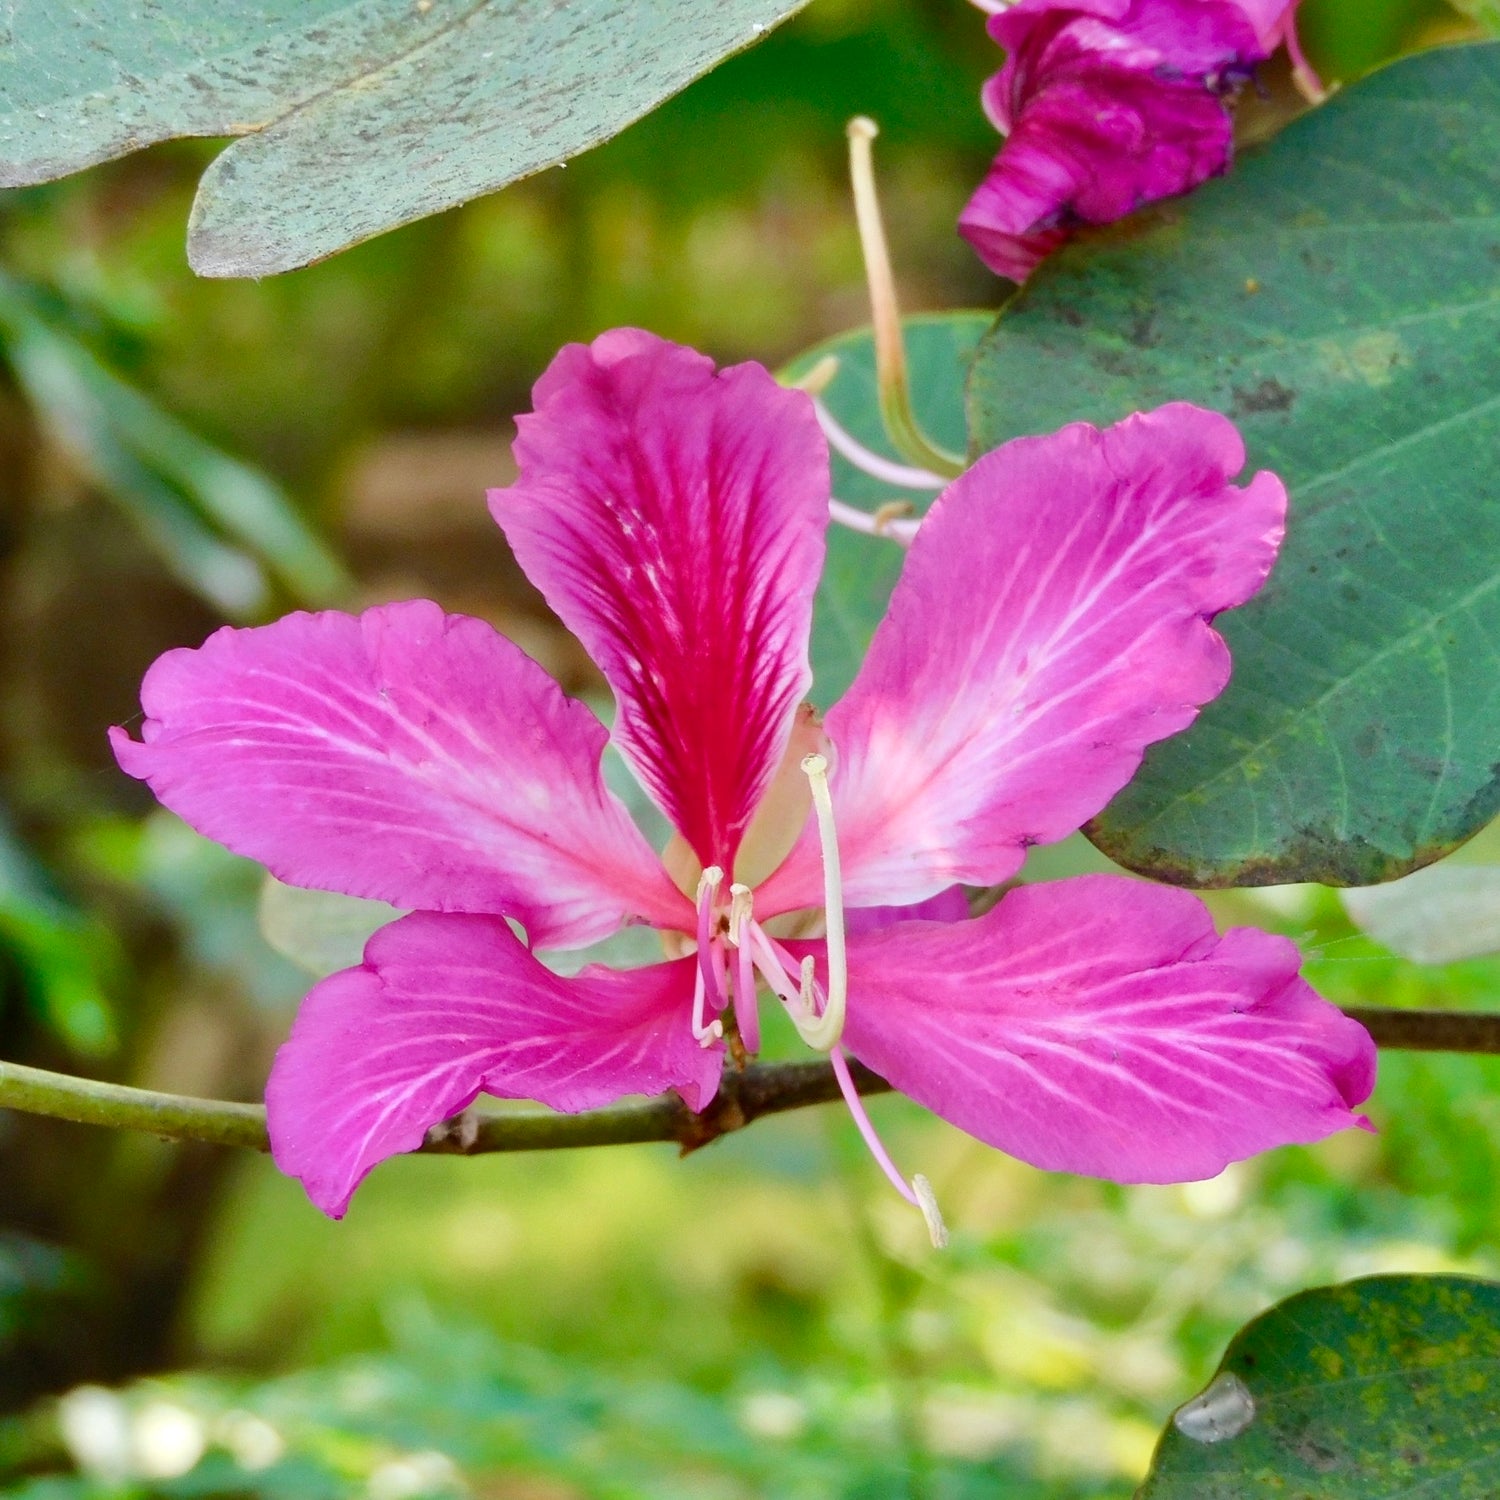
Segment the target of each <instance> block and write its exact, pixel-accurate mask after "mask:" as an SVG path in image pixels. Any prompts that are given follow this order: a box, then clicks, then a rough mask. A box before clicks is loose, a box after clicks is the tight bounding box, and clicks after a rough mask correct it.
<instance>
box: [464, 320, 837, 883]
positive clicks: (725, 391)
mask: <svg viewBox="0 0 1500 1500" xmlns="http://www.w3.org/2000/svg"><path fill="white" fill-rule="evenodd" d="M535 400H536V410H535V412H534V413H533V414H532V415H530V416H523V417H521V418H519V420H518V423H517V426H518V428H519V436H518V437H517V438H516V444H515V452H516V459H517V462H518V463H519V465H520V479H519V480H518V481H517V482H516V483H515V484H514V485H512V486H511V487H510V488H509V489H500V490H491V491H490V508H491V510H492V511H493V512H494V515H495V519H496V520H497V521H498V522H499V523H500V525H501V527H502V528H503V529H504V531H505V535H506V538H507V540H508V541H509V542H510V544H511V547H512V548H513V549H514V551H515V554H516V557H517V559H518V560H519V561H520V564H521V566H522V567H523V568H524V569H525V570H526V573H527V575H528V576H529V577H530V578H531V580H532V581H533V582H534V583H535V584H536V585H537V586H538V587H539V588H540V589H541V590H542V592H543V594H545V595H546V597H547V602H548V603H549V604H550V605H551V606H552V607H553V609H555V610H556V611H557V613H558V614H559V615H560V616H561V617H562V619H563V621H564V623H565V624H566V625H567V626H568V628H569V629H570V630H572V631H573V632H574V633H575V634H576V635H577V636H578V638H579V639H580V640H581V641H582V642H583V644H584V645H585V646H586V647H587V648H588V651H589V653H590V654H591V655H592V656H593V658H594V660H595V661H596V662H598V663H599V665H600V667H601V668H602V669H603V671H604V675H605V676H606V677H607V678H608V679H609V682H610V685H611V687H613V688H614V690H615V696H616V698H617V699H618V701H619V715H618V717H617V719H616V721H615V728H614V736H615V740H616V742H617V743H618V744H619V745H620V747H621V748H622V750H623V751H624V752H625V754H626V755H627V756H628V757H629V758H630V760H631V761H632V763H633V764H634V765H635V767H636V769H637V771H638V772H639V774H640V776H641V779H642V780H643V781H644V783H645V785H646V786H647V788H648V789H649V790H650V792H651V793H652V795H653V796H654V797H655V798H656V800H657V802H658V803H659V804H660V805H661V807H662V809H663V810H664V811H665V812H666V813H667V815H668V816H669V817H670V818H671V819H672V821H673V823H675V824H676V826H677V828H678V831H679V832H680V833H681V834H682V835H683V837H684V838H685V839H686V840H687V841H688V843H689V844H690V845H691V846H692V849H693V852H694V853H695V854H696V855H697V857H698V859H699V861H700V863H701V864H703V865H709V864H717V865H720V866H722V867H723V868H724V869H725V870H726V871H729V870H731V869H732V868H733V861H734V855H735V851H736V849H737V848H738V845H739V842H740V838H741V835H742V834H743V833H744V831H745V827H746V824H747V823H748V822H749V821H750V817H751V815H752V814H753V812H754V811H755V807H756V804H757V802H759V800H760V798H761V795H762V794H763V793H764V791H765V789H766V787H767V785H768V783H769V782H770V779H771V776H772V774H773V772H774V771H775V770H776V768H777V766H778V765H779V764H780V762H781V756H782V751H783V749H784V748H785V746H786V742H787V736H788V734H789V733H790V731H791V727H792V717H793V714H794V713H795V712H796V709H797V705H798V703H799V702H800V700H801V698H802V696H803V694H804V693H805V692H806V691H807V687H808V683H809V680H810V670H809V667H808V661H807V642H808V631H809V628H810V624H811V619H812V596H813V589H814V588H815V587H816V584H817V579H818V573H819V571H820V569H821V568H822V563H823V534H824V531H825V530H826V527H827V521H828V483H829V479H828V451H827V446H826V444H825V442H824V440H823V435H822V432H821V431H820V430H819V428H818V423H817V418H816V416H815V415H814V412H813V406H812V402H811V400H810V399H809V398H808V397H807V396H806V395H805V394H803V393H802V392H800V391H789V390H783V389H782V388H781V387H780V386H778V385H777V384H776V382H775V381H774V380H773V379H772V378H771V376H770V375H769V374H767V372H766V371H765V370H763V369H762V368H761V367H760V366H759V365H750V364H745V365H736V366H734V367H733V368H731V369H726V370H720V371H717V372H716V371H715V369H714V367H713V364H712V362H711V361H709V360H707V359H705V358H704V357H703V356H702V355H700V354H696V353H694V352H693V351H692V350H691V349H685V348H682V347H681V346H680V345H677V344H669V343H666V342H665V341H663V340H661V339H658V338H655V337H653V336H652V335H651V334H648V333H642V332H639V331H638V330H635V329H619V330H617V331H615V332H613V333H607V334H604V335H603V336H602V337H600V338H597V339H595V340H594V342H593V343H592V344H590V345H588V346H584V345H579V344H573V345H569V346H568V347H567V348H566V349H564V350H563V351H562V352H561V353H560V354H559V355H558V356H557V358H556V359H554V360H553V362H552V364H551V366H550V368H549V369H548V370H547V373H546V374H545V375H543V376H542V378H541V380H539V381H538V382H537V386H536V391H535Z"/></svg>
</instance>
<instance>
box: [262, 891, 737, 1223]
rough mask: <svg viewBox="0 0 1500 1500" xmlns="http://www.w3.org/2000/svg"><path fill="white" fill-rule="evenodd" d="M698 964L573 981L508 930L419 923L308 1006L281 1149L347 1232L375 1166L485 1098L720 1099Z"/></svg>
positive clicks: (410, 920) (287, 1089)
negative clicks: (696, 1000)
mask: <svg viewBox="0 0 1500 1500" xmlns="http://www.w3.org/2000/svg"><path fill="white" fill-rule="evenodd" d="M695 972H696V964H695V961H694V960H693V959H690V958H684V959H679V960H677V961H676V962H675V963H669V964H653V965H650V966H649V967H647V968H643V969H630V970H626V971H624V972H617V971H615V970H613V969H604V968H589V969H585V970H584V971H583V972H582V973H581V974H579V975H577V976H576V977H574V978H571V979H563V978H560V977H559V976H558V975H556V974H553V973H552V972H551V971H550V970H548V969H546V968H544V967H543V966H542V965H541V964H540V963H539V962H538V961H537V960H536V958H534V957H533V956H532V955H531V953H529V952H528V951H527V949H526V948H525V946H524V945H523V944H522V943H521V942H520V941H519V940H518V939H517V938H516V936H515V934H514V933H512V932H511V930H510V928H509V926H508V925H507V924H506V923H505V922H504V921H503V920H502V919H501V918H498V917H479V916H461V915H452V914H442V913H437V912H417V913H414V914H413V915H412V916H409V917H405V918H403V919H402V920H401V921H399V922H393V923H392V924H391V925H390V926H389V927H385V928H382V929H381V930H380V931H379V932H377V933H376V934H375V936H374V937H373V938H371V939H370V943H369V946H368V947H367V948H366V949H365V961H364V963H363V964H362V965H361V966H360V967H359V968H357V969H344V970H343V971H341V972H340V973H338V974H334V975H332V976H331V977H330V978H328V979H325V980H324V981H323V982H322V983H321V984H320V985H318V986H317V987H316V988H315V989H314V990H313V991H312V993H311V994H310V995H309V996H308V997H307V999H306V1000H305V1001H304V1002H303V1005H302V1009H301V1011H300V1012H299V1013H298V1016H297V1021H296V1024H295V1026H293V1028H292V1034H291V1036H290V1038H289V1039H288V1040H287V1041H286V1042H285V1043H284V1044H283V1045H282V1047H281V1050H280V1051H279V1052H278V1053H277V1054H276V1063H275V1066H274V1067H273V1068H272V1070H271V1078H270V1081H269V1082H268V1084H267V1085H266V1112H267V1121H268V1124H269V1126H270V1132H271V1149H272V1153H273V1154H274V1156H275V1158H276V1164H277V1166H279V1167H280V1168H281V1170H282V1171H283V1172H286V1173H287V1174H288V1175H290V1176H292V1177H297V1178H300V1179H301V1180H302V1183H303V1185H304V1186H305V1187H306V1188H307V1193H308V1196H309V1197H310V1198H311V1199H312V1201H313V1202H314V1203H316V1204H317V1206H318V1207H319V1208H321V1209H322V1210H323V1212H324V1213H326V1214H330V1215H332V1217H334V1218H336V1219H337V1218H341V1217H342V1216H343V1213H344V1210H345V1209H346V1208H347V1207H348V1205H349V1199H350V1197H351V1196H352V1194H353V1192H354V1190H355V1188H357V1187H358V1186H359V1184H360V1183H361V1182H362V1181H363V1180H364V1178H365V1176H366V1174H367V1173H368V1172H369V1171H370V1169H371V1168H372V1167H374V1166H375V1165H376V1164H377V1163H379V1162H382V1161H384V1160H385V1159H386V1157H388V1156H394V1155H395V1154H397V1153H398V1152H402V1151H414V1150H415V1149H416V1148H417V1147H418V1146H420V1145H421V1144H422V1140H423V1137H424V1136H425V1135H426V1133H427V1131H428V1129H429V1128H430V1127H432V1126H433V1125H436V1124H438V1123H439V1122H440V1121H443V1120H446V1119H450V1118H451V1117H452V1116H454V1115H456V1114H458V1113H460V1112H461V1111H462V1110H464V1109H467V1108H468V1106H469V1105H470V1104H472V1103H473V1102H474V1100H475V1098H476V1097H477V1096H478V1095H479V1094H481V1093H485V1094H492V1095H494V1096H496V1097H497V1098H502V1099H537V1100H540V1101H541V1102H542V1103H544V1104H548V1105H550V1106H551V1107H552V1108H553V1109H559V1110H564V1111H567V1112H568V1113H573V1112H576V1111H578V1110H583V1109H593V1108H596V1107H598V1106H600V1105H604V1104H609V1103H612V1102H613V1101H614V1100H616V1099H618V1098H620V1097H621V1096H622V1095H624V1094H660V1093H663V1092H665V1091H666V1090H668V1089H676V1090H677V1091H678V1092H679V1093H680V1094H681V1095H682V1097H683V1099H684V1100H685V1101H686V1103H687V1104H688V1106H689V1107H690V1108H692V1109H695V1110H698V1109H702V1108H704V1107H705V1106H706V1105H707V1104H708V1102H709V1101H710V1100H711V1099H712V1098H713V1096H714V1092H715V1090H716V1089H717V1088H718V1080H719V1072H720V1069H721V1068H722V1066H723V1056H722V1048H703V1047H700V1046H699V1045H698V1044H697V1043H696V1042H695V1041H694V1040H693V1036H692V999H693V978H694V974H695Z"/></svg>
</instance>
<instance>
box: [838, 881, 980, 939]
mask: <svg viewBox="0 0 1500 1500" xmlns="http://www.w3.org/2000/svg"><path fill="white" fill-rule="evenodd" d="M968 916H969V897H968V895H967V893H966V892H965V891H964V888H963V887H962V886H961V885H950V886H949V887H948V889H947V890H945V891H939V892H938V893H937V895H935V896H929V897H928V898H927V900H925V901H917V902H914V903H913V904H912V905H910V906H855V907H851V908H850V909H849V910H848V911H846V912H845V913H844V931H845V932H847V933H849V934H850V935H851V936H854V935H856V934H859V933H866V932H879V931H880V930H881V929H882V928H884V927H894V926H895V925H896V923H897V922H963V921H967V920H968Z"/></svg>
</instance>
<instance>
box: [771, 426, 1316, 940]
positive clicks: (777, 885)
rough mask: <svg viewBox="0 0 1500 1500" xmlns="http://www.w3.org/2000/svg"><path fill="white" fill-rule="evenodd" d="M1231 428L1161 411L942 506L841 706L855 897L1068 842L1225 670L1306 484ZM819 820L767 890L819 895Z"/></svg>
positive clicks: (999, 476)
mask: <svg viewBox="0 0 1500 1500" xmlns="http://www.w3.org/2000/svg"><path fill="white" fill-rule="evenodd" d="M1244 461H1245V450H1244V446H1243V444H1242V443H1241V441H1240V438H1239V434H1238V433H1237V432H1236V431H1235V429H1234V425H1233V424H1232V423H1231V422H1229V421H1228V420H1227V419H1226V418H1224V417H1221V416H1219V415H1217V414H1216V413H1214V412H1208V411H1202V410H1200V409H1199V408H1197V407H1193V406H1187V405H1172V406H1164V407H1162V408H1160V409H1159V410H1157V411H1154V412H1150V413H1147V414H1145V415H1138V416H1134V417H1130V418H1128V419H1127V420H1126V421H1124V422H1121V423H1119V424H1118V425H1117V426H1115V427H1111V428H1108V429H1106V430H1104V431H1102V432H1101V431H1100V430H1099V429H1097V428H1095V427H1090V426H1088V425H1086V424H1084V423H1078V424H1076V425H1074V426H1071V427H1065V428H1064V429H1063V430H1062V431H1061V432H1059V433H1056V434H1054V435H1052V436H1050V437H1042V438H1020V439H1018V440H1017V441H1015V442H1012V443H1007V444H1006V445H1005V446H1004V447H1003V448H998V449H996V450H995V452H993V453H990V454H987V455H986V456H985V457H984V458H981V459H980V460H979V461H978V462H977V463H976V464H975V465H974V466H973V468H971V469H970V470H969V471H968V472H967V473H966V474H965V475H963V476H962V477H961V478H960V479H958V480H957V481H955V483H954V484H953V485H951V486H950V487H949V489H948V490H947V491H946V492H945V493H944V494H943V495H942V496H941V497H940V498H939V500H938V502H937V504H936V505H935V506H934V507H933V509H932V511H931V512H930V514H929V515H928V518H927V520H925V521H924V522H923V523H922V526H921V529H920V530H919V531H918V533H917V536H916V539H915V541H914V542H913V544H912V547H911V551H910V553H909V555H908V557H907V561H906V567H905V571H904V572H903V573H902V575H901V580H900V582H899V583H898V584H897V585H896V590H895V592H894V594H893V595H892V596H891V607H890V611H889V613H888V614H887V616H886V618H885V619H884V620H883V621H882V622H881V624H880V627H879V629H878V630H877V631H876V632H875V638H874V641H873V642H872V644H871V647H870V652H869V655H868V656H867V657H866V658H865V662H864V665H863V667H862V668H861V669H860V673H859V676H858V677H857V678H856V679H855V681H854V684H853V686H852V687H851V688H850V689H849V692H848V693H847V694H846V695H845V697H844V698H843V699H842V700H841V701H840V702H839V703H838V704H836V705H835V706H834V708H833V709H832V710H831V711H830V712H829V714H828V716H827V719H826V721H825V725H824V728H825V731H826V733H827V735H828V738H829V740H830V741H831V742H832V744H833V748H834V754H835V763H834V772H833V777H832V782H831V785H832V790H833V800H834V808H835V812H836V822H837V827H838V837H839V849H840V854H841V858H842V862H843V867H844V893H845V900H846V902H847V904H848V905H850V906H878V905H886V904H903V903H907V902H912V901H920V900H922V899H924V898H926V897H927V896H930V895H932V894H934V893H936V892H937V891H940V890H942V889H943V888H944V887H945V886H948V885H951V884H953V883H954V882H955V881H961V882H963V883H965V884H968V885H993V884H995V883H997V882H999V881H1002V880H1006V879H1008V878H1009V877H1010V876H1011V875H1013V874H1014V873H1015V872H1016V870H1017V869H1019V868H1020V865H1021V862H1022V859H1023V858H1024V853H1025V849H1026V847H1027V846H1028V845H1030V844H1039V843H1052V842H1054V841H1056V840H1058V839H1061V838H1064V837H1066V836H1067V835H1068V834H1069V833H1071V832H1073V831H1074V830H1075V829H1076V828H1078V827H1079V826H1080V825H1081V824H1082V823H1084V822H1085V821H1086V820H1087V819H1088V818H1090V817H1092V816H1093V815H1094V814H1095V813H1097V812H1098V811H1099V810H1100V808H1102V807H1103V806H1104V805H1105V804H1106V803H1107V802H1108V801H1109V799H1110V798H1111V797H1112V796H1114V794H1115V793H1116V792H1117V791H1119V789H1120V788H1121V787H1122V786H1124V785H1125V783H1126V782H1127V781H1129V780H1130V778H1131V776H1132V775H1134V774H1135V770H1136V767H1137V766H1138V765H1139V764H1140V761H1141V756H1142V753H1143V752H1144V750H1145V747H1146V746H1147V745H1149V744H1151V743H1153V742H1154V741H1156V740H1159V739H1163V738H1165V737H1166V736H1167V735H1170V734H1176V733H1177V732H1178V731H1179V730H1181V729H1184V728H1185V727H1186V726H1187V725H1188V724H1190V723H1191V722H1192V721H1193V719H1194V718H1195V717H1196V715H1197V711H1198V708H1199V707H1200V706H1201V705H1202V704H1204V703H1206V702H1208V700H1209V699H1211V698H1213V697H1215V696H1216V695H1217V694H1218V693H1219V692H1220V691H1221V690H1222V689H1223V687H1224V684H1225V682H1226V681H1227V680H1228V677H1229V653H1228V651H1227V649H1226V648H1225V645H1224V642H1223V641H1222V640H1221V639H1220V637H1219V636H1218V634H1217V633H1216V632H1215V631H1214V630H1213V629H1211V628H1210V626H1209V624H1208V622H1209V621H1210V620H1211V619H1212V618H1213V617H1214V616H1215V615H1216V614H1217V613H1218V612H1219V611H1220V610H1223V609H1228V608H1230V607H1232V606H1233V605H1236V604H1240V603H1243V602H1244V600H1246V599H1247V598H1249V597H1250V595H1252V594H1253V593H1254V592H1255V591H1256V590H1257V589H1258V588H1259V587H1260V585H1261V584H1262V582H1263V581H1264V580H1265V577H1266V575H1267V573H1268V572H1269V570H1270V567H1271V564H1272V562H1273V560H1274V559H1275V556H1276V549H1277V547H1278V545H1279V544H1280V540H1281V534H1282V524H1283V516H1284V513H1285V507H1286V491H1285V489H1284V488H1283V487H1282V484H1281V482H1280V481H1279V480H1278V479H1277V478H1276V477H1275V476H1274V475H1272V474H1269V473H1261V474H1257V475H1256V476H1255V478H1254V479H1253V480H1252V481H1251V482H1250V483H1249V484H1248V485H1246V486H1244V487H1243V488H1240V487H1237V486H1235V485H1233V484H1231V483H1230V480H1231V478H1232V477H1233V476H1234V475H1236V474H1237V473H1238V472H1239V470H1240V469H1241V467H1242V466H1243V464H1244ZM820 881H821V874H820V872H819V868H818V855H817V841H816V836H815V833H814V832H813V830H810V829H809V830H804V834H803V837H802V839H801V840H800V841H799V843H798V845H797V847H796V848H795V849H794V850H793V851H792V853H791V855H790V856H789V857H788V859H787V861H786V863H785V864H784V865H783V866H782V867H781V869H780V870H778V871H777V872H776V873H775V874H773V875H772V876H771V878H770V880H769V881H768V882H767V883H766V885H765V886H764V887H763V888H762V890H760V891H757V893H756V910H757V911H758V912H764V913H766V914H767V915H769V914H771V913H773V912H775V911H778V910H788V909H791V908H793V907H797V906H805V905H813V904H816V901H815V893H816V892H817V891H818V890H820V889H821V885H820Z"/></svg>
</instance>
